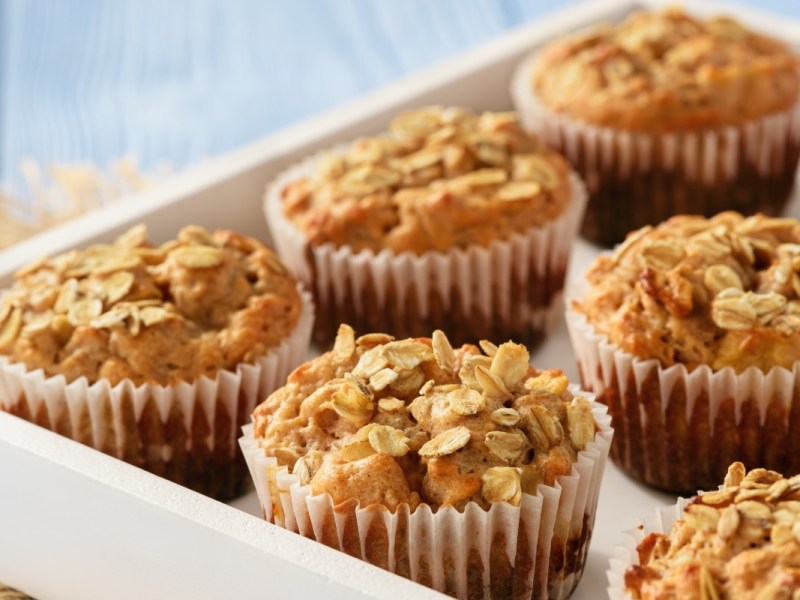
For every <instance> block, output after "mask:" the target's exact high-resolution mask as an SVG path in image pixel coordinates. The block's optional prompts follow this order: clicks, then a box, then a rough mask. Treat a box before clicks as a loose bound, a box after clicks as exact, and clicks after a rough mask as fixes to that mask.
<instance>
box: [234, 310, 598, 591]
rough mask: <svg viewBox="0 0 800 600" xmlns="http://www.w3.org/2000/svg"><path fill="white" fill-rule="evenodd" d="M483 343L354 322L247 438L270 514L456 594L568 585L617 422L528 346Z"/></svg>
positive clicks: (267, 409)
mask: <svg viewBox="0 0 800 600" xmlns="http://www.w3.org/2000/svg"><path fill="white" fill-rule="evenodd" d="M481 348H482V349H483V353H481V351H480V350H479V349H478V348H477V347H475V346H472V345H464V346H462V347H460V348H457V349H454V348H453V347H452V346H451V344H450V342H449V340H448V339H447V337H446V336H445V335H444V334H443V333H442V332H441V331H438V330H437V331H435V332H434V334H433V337H432V338H409V339H403V340H397V339H395V338H393V337H392V336H389V335H386V334H375V333H373V334H367V335H362V336H361V337H358V338H356V337H355V334H354V331H353V329H352V328H350V327H349V326H347V325H342V326H341V327H340V329H339V333H338V336H337V338H336V343H335V344H334V347H333V349H332V350H331V351H330V352H327V353H326V354H323V355H322V356H320V357H319V358H316V359H313V360H311V361H310V362H308V363H306V364H304V365H302V366H301V367H299V368H298V369H297V370H295V372H294V373H292V375H291V376H290V377H289V380H288V382H287V384H286V386H285V387H283V388H281V389H279V390H278V391H276V392H275V393H274V394H272V395H271V396H270V397H269V398H267V399H266V401H265V402H264V403H263V404H261V405H260V406H259V407H258V408H257V409H256V410H255V412H254V413H253V425H252V426H249V427H247V428H245V430H244V431H245V436H244V437H243V438H242V439H241V440H240V443H241V445H242V449H243V451H244V454H245V457H246V458H247V460H248V464H249V466H250V470H251V473H252V475H253V478H254V480H255V482H256V491H257V492H258V495H259V499H260V501H261V505H262V508H263V511H264V515H265V518H267V519H268V520H270V521H271V522H274V523H276V524H279V525H281V526H283V527H286V528H288V529H291V530H293V531H297V532H298V533H300V534H301V535H304V536H307V537H311V538H312V539H316V540H317V541H320V542H322V543H324V544H326V545H329V546H332V547H334V548H339V549H341V550H343V551H345V552H347V553H349V554H352V555H354V556H357V557H361V558H363V559H365V560H367V561H369V562H371V563H373V564H375V565H378V566H381V567H382V568H385V569H388V570H390V571H392V572H394V573H397V574H399V575H403V576H405V577H409V578H412V579H414V580H415V581H417V582H419V583H422V584H424V585H428V586H430V587H434V588H435V589H437V590H440V591H444V592H445V593H447V594H450V595H453V596H456V597H459V598H467V597H470V598H483V597H492V598H512V597H513V598H524V597H537V598H538V597H549V598H557V599H558V598H565V597H566V596H567V595H569V593H570V592H571V590H572V589H574V586H575V585H577V582H578V580H579V578H580V574H581V572H582V570H583V564H584V560H585V557H586V551H587V549H588V543H589V539H590V536H591V530H592V526H593V523H594V513H595V508H596V502H597V495H598V493H599V483H600V480H601V477H602V468H603V463H604V459H605V456H606V452H607V448H608V445H609V443H610V437H611V433H612V432H611V430H610V427H609V421H608V419H607V417H606V416H605V415H603V414H602V412H601V411H599V410H598V409H599V408H600V407H599V406H598V405H596V404H594V403H593V402H590V401H588V400H587V399H586V398H585V397H584V396H582V395H581V394H580V393H579V392H577V390H575V391H574V392H573V391H570V389H569V388H568V386H567V384H568V381H567V378H566V376H565V375H564V374H563V372H561V371H559V370H548V371H540V370H537V369H535V368H533V367H531V366H530V365H529V363H528V351H527V350H526V349H525V347H524V346H522V345H519V344H515V343H513V342H505V343H503V344H501V345H499V346H495V345H494V344H492V343H490V342H486V341H484V342H481ZM567 475H568V477H566V476H567Z"/></svg>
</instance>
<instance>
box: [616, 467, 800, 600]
mask: <svg viewBox="0 0 800 600" xmlns="http://www.w3.org/2000/svg"><path fill="white" fill-rule="evenodd" d="M638 554H639V563H640V564H639V565H636V566H632V567H630V568H628V570H627V572H626V573H625V587H626V591H627V592H628V593H629V594H630V595H631V596H632V597H633V598H634V599H635V600H657V599H658V600H660V599H663V598H681V599H683V598H685V599H686V600H693V599H697V600H700V599H704V600H705V599H710V598H715V599H717V600H749V599H751V598H771V599H781V598H785V599H786V600H790V599H792V598H796V597H797V596H798V594H800V476H795V477H792V478H788V479H786V478H784V477H783V476H781V475H780V474H779V473H776V472H775V471H767V470H765V469H753V470H752V471H750V472H749V473H747V474H745V468H744V466H743V465H742V463H738V462H737V463H734V464H733V465H731V467H730V469H729V470H728V475H727V477H725V484H724V485H723V486H722V488H721V489H720V490H719V491H713V492H706V493H703V494H701V495H699V496H696V497H694V498H693V499H692V500H690V501H689V503H688V505H687V506H686V507H685V509H684V512H683V516H682V518H681V519H680V520H678V521H676V522H675V524H674V525H673V527H672V531H671V532H669V533H668V534H667V533H650V534H649V535H646V537H645V538H644V539H643V540H642V542H641V543H640V544H639V546H638Z"/></svg>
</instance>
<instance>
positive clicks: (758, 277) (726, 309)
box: [568, 212, 800, 492]
mask: <svg viewBox="0 0 800 600" xmlns="http://www.w3.org/2000/svg"><path fill="white" fill-rule="evenodd" d="M586 278H587V280H588V287H587V289H586V290H585V291H584V292H583V293H581V295H580V296H579V297H578V298H576V299H575V301H574V302H573V303H572V310H571V311H570V312H569V313H568V324H569V326H570V335H571V337H572V341H573V346H574V348H575V352H576V357H577V358H578V362H579V364H580V366H581V376H582V379H583V383H584V386H585V387H586V388H587V389H590V390H592V391H594V392H596V393H597V394H598V399H599V400H600V401H601V402H604V403H607V404H608V405H609V407H610V412H611V414H612V416H613V417H614V418H615V420H616V421H615V422H616V423H617V431H618V435H617V436H616V437H615V441H614V447H613V448H612V457H614V459H615V460H617V461H618V462H620V463H621V464H622V466H623V467H624V468H626V469H627V470H628V471H629V472H631V473H633V474H634V475H636V476H638V477H640V478H642V479H644V480H645V481H646V482H648V483H651V484H653V485H656V486H658V487H662V488H665V489H669V490H671V491H676V492H691V491H692V490H697V489H703V488H708V487H709V486H710V485H713V482H714V481H719V479H720V478H721V477H722V475H723V474H724V472H725V468H726V467H727V465H729V464H730V463H731V462H733V461H735V460H742V461H746V462H747V463H749V464H752V465H753V466H763V467H767V468H773V469H776V470H781V471H784V472H796V470H798V469H800V445H798V441H797V432H798V431H800V412H799V411H798V408H800V394H798V392H797V390H798V389H800V388H798V387H796V385H797V383H798V381H800V223H798V222H797V221H796V220H794V219H778V218H770V217H765V216H763V215H756V216H752V217H744V216H742V215H740V214H738V213H734V212H726V213H721V214H719V215H717V216H715V217H713V218H711V219H706V218H703V217H696V216H678V217H673V218H672V219H670V220H669V221H666V222H665V223H662V224H661V225H658V226H657V227H646V228H644V229H641V230H639V231H637V232H634V233H632V234H631V235H630V236H629V237H628V239H627V240H626V241H625V243H624V244H622V245H620V246H618V247H617V249H616V250H615V251H614V252H613V253H610V254H607V255H604V256H602V257H600V258H598V259H597V260H596V261H595V262H594V263H593V264H592V266H591V267H590V268H589V270H588V271H587V273H586Z"/></svg>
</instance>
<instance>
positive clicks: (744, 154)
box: [511, 55, 800, 245]
mask: <svg viewBox="0 0 800 600" xmlns="http://www.w3.org/2000/svg"><path fill="white" fill-rule="evenodd" d="M535 61H536V56H535V55H533V56H530V57H529V58H528V59H526V60H525V61H523V63H522V64H521V65H520V66H519V67H518V68H517V70H516V72H515V74H514V77H513V79H512V84H511V95H512V97H513V99H514V103H515V105H516V108H517V110H518V111H519V114H520V119H521V121H522V124H523V126H524V127H525V128H526V129H527V130H529V131H532V132H534V133H536V134H537V135H539V136H540V137H541V138H542V139H543V140H544V142H545V143H546V144H547V145H549V146H551V147H552V148H554V149H556V150H558V151H559V152H561V153H563V154H564V155H565V156H566V157H567V158H568V159H569V161H570V162H571V163H572V164H573V166H574V167H575V169H576V170H577V171H578V172H579V173H580V174H581V176H582V177H583V178H584V180H585V181H586V184H587V187H588V189H589V195H590V201H589V205H588V207H587V210H586V217H585V219H584V222H583V229H582V234H583V235H584V237H586V238H588V239H590V240H592V241H594V242H598V243H601V244H605V245H612V244H614V243H617V242H621V241H622V240H623V239H624V238H625V235H626V234H627V233H628V232H629V231H633V230H635V229H639V228H640V227H643V226H644V225H648V224H655V223H660V222H661V221H665V220H666V219H668V218H669V217H671V216H673V215H676V214H703V215H705V216H712V215H714V214H716V213H719V212H722V211H724V210H737V211H739V212H742V213H744V214H752V213H755V212H763V213H766V214H771V215H775V214H779V213H780V212H781V210H782V209H783V207H784V206H785V205H786V203H787V202H788V200H789V198H790V195H791V190H792V186H793V184H794V179H795V172H796V170H797V164H798V158H800V102H798V103H796V104H794V105H793V106H792V107H791V108H789V109H788V110H784V111H781V112H776V113H773V114H770V115H766V116H764V117H762V118H759V119H753V120H751V121H747V122H744V123H742V124H741V125H730V126H725V127H718V128H707V129H699V130H697V131H681V132H674V133H672V132H662V133H647V132H631V131H622V130H617V129H614V128H612V127H602V126H596V125H590V124H588V123H582V122H580V121H578V120H576V119H572V118H570V117H568V116H565V115H562V114H558V113H555V112H553V111H551V110H550V109H549V108H547V107H546V106H544V104H543V103H542V102H540V101H539V99H538V98H537V96H536V95H535V94H534V92H533V84H532V81H531V73H532V67H533V64H534V62H535Z"/></svg>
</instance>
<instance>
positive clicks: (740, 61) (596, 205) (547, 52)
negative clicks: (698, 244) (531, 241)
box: [512, 7, 800, 245]
mask: <svg viewBox="0 0 800 600" xmlns="http://www.w3.org/2000/svg"><path fill="white" fill-rule="evenodd" d="M512 92H513V96H514V99H515V104H516V107H517V110H518V111H519V112H520V115H521V118H522V121H523V123H524V125H525V127H526V128H528V129H529V130H531V131H534V132H536V133H538V134H539V135H541V136H542V138H543V140H544V141H545V142H546V143H547V144H549V145H550V146H551V147H553V148H554V149H555V150H557V151H560V152H563V153H564V154H565V155H566V156H567V158H568V159H569V160H570V161H571V162H572V163H573V164H574V165H575V168H576V170H577V171H578V172H579V173H580V174H581V175H582V176H583V177H584V179H585V180H586V181H587V184H588V187H589V192H590V194H591V199H590V203H589V207H588V210H587V214H586V219H585V221H584V224H583V234H584V235H585V236H586V237H587V238H589V239H590V240H592V241H595V242H599V243H601V244H604V245H612V244H615V243H618V242H620V241H622V239H624V237H625V234H626V233H628V232H629V231H632V230H634V229H638V228H640V227H643V226H644V225H648V224H650V225H653V224H656V223H659V222H661V221H663V220H665V219H668V218H669V217H671V216H673V215H676V214H689V213H691V214H703V215H705V216H711V215H714V214H716V213H718V212H721V211H724V210H737V211H739V212H742V213H745V214H753V213H756V212H764V213H767V214H771V215H775V214H779V213H780V212H781V210H782V209H783V207H784V206H785V204H786V202H787V201H788V199H789V197H790V192H791V189H792V186H793V184H794V175H795V172H796V170H797V164H798V157H800V129H798V128H800V57H798V55H797V54H796V53H795V51H794V50H793V49H792V48H791V47H790V45H789V44H788V43H784V42H782V41H779V40H776V39H772V38H770V37H768V36H766V35H764V34H761V33H758V32H755V31H750V30H749V29H747V28H746V27H745V26H744V25H742V24H740V23H738V22H736V21H735V20H734V19H732V18H730V17H726V16H717V17H713V18H710V19H707V18H699V17H695V16H692V15H689V14H687V13H685V12H683V11H682V10H681V9H679V8H674V7H673V8H666V9H660V10H654V11H650V10H643V11H636V12H634V13H632V14H631V15H630V16H629V17H628V18H626V19H625V20H624V21H622V22H621V23H617V24H605V25H601V26H596V27H594V28H592V29H590V30H588V31H584V32H580V33H577V34H572V35H569V36H567V37H565V38H563V39H559V40H555V41H553V42H551V43H550V44H547V45H545V46H544V47H543V48H542V49H541V50H538V51H536V52H535V54H534V55H532V56H531V57H530V58H529V59H527V60H526V61H525V62H524V63H523V64H522V65H521V67H520V68H519V70H518V71H517V74H516V76H515V78H514V83H513V85H512Z"/></svg>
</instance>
